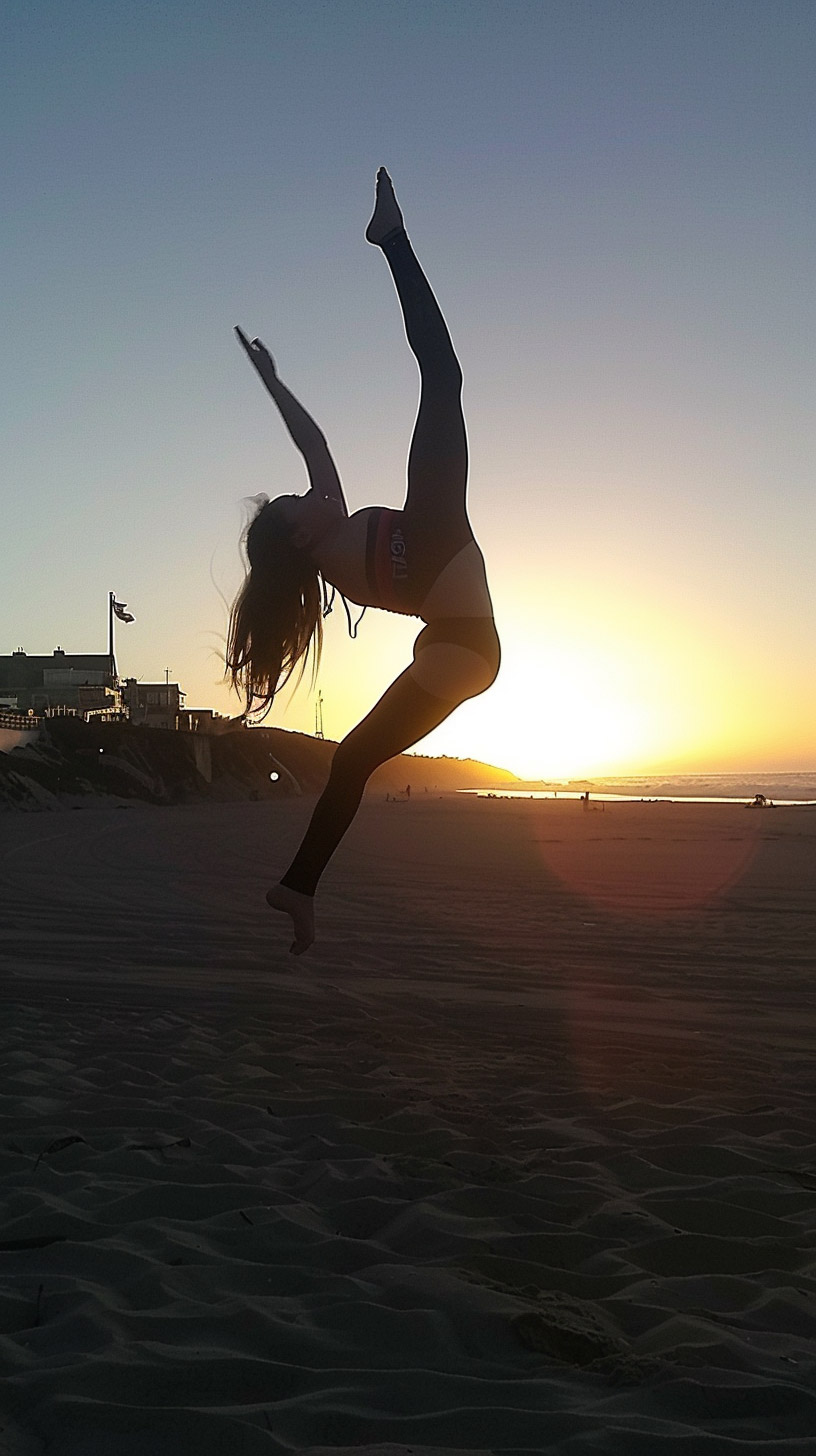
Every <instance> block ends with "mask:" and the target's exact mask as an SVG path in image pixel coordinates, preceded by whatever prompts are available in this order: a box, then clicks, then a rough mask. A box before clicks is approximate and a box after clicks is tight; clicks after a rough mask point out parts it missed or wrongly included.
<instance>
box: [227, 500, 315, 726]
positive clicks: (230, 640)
mask: <svg viewBox="0 0 816 1456" xmlns="http://www.w3.org/2000/svg"><path fill="white" fill-rule="evenodd" d="M255 499H256V502H257V503H258V510H257V512H256V514H255V516H254V517H253V519H252V520H251V521H250V522H249V524H248V526H247V528H246V531H245V532H244V537H243V543H244V550H245V553H246V558H247V567H248V570H247V575H246V578H245V580H244V583H243V586H242V587H241V589H240V591H239V592H238V595H237V596H236V598H235V601H234V602H233V605H232V611H231V612H230V620H229V629H228V635H227V652H226V663H227V676H228V678H229V679H230V681H231V683H232V686H233V687H234V688H236V689H237V691H238V692H241V693H243V695H244V697H245V699H246V710H245V716H246V714H248V713H253V714H254V713H260V715H261V717H265V716H266V714H267V713H268V712H269V709H270V708H271V706H272V700H273V698H274V697H275V694H276V693H277V692H279V691H280V689H281V688H282V687H283V686H284V685H285V684H286V683H287V682H288V681H289V678H290V677H291V676H292V673H293V672H294V671H295V669H296V668H297V666H298V664H300V672H299V673H298V681H300V679H301V678H302V676H303V673H304V671H305V668H306V663H307V661H308V659H309V654H310V652H311V653H312V654H313V658H312V680H313V681H314V677H315V675H316V673H317V669H318V666H319V664H320V654H321V651H322V649H323V613H322V604H323V595H322V588H321V577H320V573H319V571H318V569H317V567H316V566H315V564H314V562H313V561H312V560H311V559H310V557H309V556H308V555H307V553H306V552H305V551H301V550H299V549H298V547H296V546H295V545H294V543H293V541H292V536H291V532H290V530H289V528H288V526H287V524H286V522H284V521H282V520H281V518H280V516H279V515H278V513H277V512H276V511H275V508H274V507H275V502H274V501H270V500H268V499H267V497H266V496H256V498H255Z"/></svg>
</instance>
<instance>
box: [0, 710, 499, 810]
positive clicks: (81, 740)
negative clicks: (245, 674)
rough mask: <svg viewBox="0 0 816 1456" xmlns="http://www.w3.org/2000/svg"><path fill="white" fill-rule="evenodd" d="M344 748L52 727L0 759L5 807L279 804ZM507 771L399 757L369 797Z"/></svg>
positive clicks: (238, 736)
mask: <svg viewBox="0 0 816 1456" xmlns="http://www.w3.org/2000/svg"><path fill="white" fill-rule="evenodd" d="M336 747H337V744H336V743H334V742H332V741H331V740H329V739H319V738H312V737H310V736H309V735H308V734H306V733H290V732H287V731H286V730H285V729H283V728H237V727H236V728H235V729H234V730H232V731H229V732H226V733H222V734H219V735H215V736H209V735H206V734H200V733H173V732H170V731H168V730H167V729H162V728H147V727H133V726H132V725H131V724H129V723H94V722H91V723H85V722H83V720H82V719H80V718H52V719H50V720H48V721H47V722H46V723H45V724H44V725H43V729H42V731H41V733H40V735H39V736H38V738H37V739H36V741H34V742H33V743H30V744H27V745H26V746H25V747H22V748H16V749H15V750H14V751H13V752H11V753H0V809H2V808H4V807H5V808H26V809H37V808H42V809H58V808H61V807H72V806H74V805H76V804H81V803H82V802H83V800H90V798H91V797H93V798H99V797H105V798H112V799H119V800H121V799H125V800H127V799H136V800H142V801H144V802H147V803H153V804H174V803H191V802H196V801H199V802H200V801H202V800H204V801H206V800H208V799H210V800H214V801H217V802H224V801H229V800H240V799H276V798H285V797H288V796H291V795H293V794H305V795H313V794H318V793H320V791H321V790H322V788H323V786H324V784H325V782H326V780H327V778H328V775H329V769H330V767H331V760H332V757H333V755H334V750H335V748H336ZM515 783H517V779H516V777H515V775H514V774H511V773H509V772H508V770H507V769H502V768H495V767H493V766H492V765H491V764H486V763H479V762H477V761H476V760H475V759H460V758H427V757H424V756H421V755H419V754H401V755H400V756H399V757H398V758H394V759H391V760H390V761H389V762H388V763H385V764H383V765H382V767H381V768H379V769H378V770H377V771H376V773H375V774H373V775H372V778H371V780H370V782H369V786H368V789H367V792H368V793H377V794H382V795H385V794H387V793H392V794H396V793H402V792H403V791H404V790H405V788H406V787H407V785H409V784H410V786H411V793H412V794H415V793H424V792H426V791H427V792H428V793H437V794H444V793H452V792H454V791H455V790H457V789H475V788H498V787H502V786H503V787H505V788H507V787H510V786H511V785H514V784H515Z"/></svg>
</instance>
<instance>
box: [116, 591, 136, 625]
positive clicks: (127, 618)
mask: <svg viewBox="0 0 816 1456" xmlns="http://www.w3.org/2000/svg"><path fill="white" fill-rule="evenodd" d="M111 606H112V607H113V610H114V612H115V614H116V616H117V617H118V618H119V621H120V622H135V620H136V618H135V617H132V616H131V614H130V612H128V611H126V610H125V609H126V607H127V602H117V600H116V598H115V597H112V598H111Z"/></svg>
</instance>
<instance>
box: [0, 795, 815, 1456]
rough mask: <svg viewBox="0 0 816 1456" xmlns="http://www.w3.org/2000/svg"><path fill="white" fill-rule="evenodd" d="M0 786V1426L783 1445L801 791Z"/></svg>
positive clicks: (44, 1442) (809, 1175)
mask: <svg viewBox="0 0 816 1456" xmlns="http://www.w3.org/2000/svg"><path fill="white" fill-rule="evenodd" d="M307 810H308V806H304V804H303V802H302V801H301V802H299V803H298V802H296V801H293V802H292V803H287V804H282V805H276V806H273V807H270V806H266V805H252V804H244V805H223V806H217V807H205V806H189V807H186V808H173V809H151V808H147V807H133V808H128V809H98V808H97V809H92V810H90V809H89V810H88V811H87V812H85V811H83V812H77V813H70V812H66V813H63V814H50V815H46V814H38V815H35V814H30V815H23V814H5V815H3V816H2V817H1V818H0V834H2V861H1V863H0V871H2V875H1V877H0V878H1V881H2V887H1V888H0V925H1V926H2V935H1V938H0V968H1V969H2V978H0V984H1V985H2V1001H0V1013H1V1014H0V1045H1V1046H2V1062H3V1074H2V1082H1V1083H0V1115H1V1116H2V1137H0V1168H2V1175H3V1182H2V1187H3V1203H4V1217H3V1226H2V1232H0V1375H2V1377H3V1386H2V1396H0V1400H2V1411H3V1415H2V1416H0V1451H4V1452H6V1451H8V1452H9V1453H15V1456H17V1453H20V1456H23V1453H34V1452H41V1451H42V1452H46V1451H47V1452H48V1453H50V1456H51V1453H53V1456H91V1453H93V1456H99V1453H111V1456H114V1453H115V1456H120V1453H121V1456H129V1453H134V1456H135V1453H139V1456H164V1453H168V1456H169V1453H171V1452H172V1453H174V1456H186V1453H188V1452H189V1453H196V1456H215V1453H219V1456H220V1453H237V1456H254V1453H256V1452H257V1453H265V1456H273V1453H275V1452H280V1453H283V1452H287V1453H288V1452H292V1451H297V1452H300V1453H310V1456H317V1453H322V1456H328V1453H329V1452H332V1453H334V1456H338V1453H341V1452H350V1451H351V1450H355V1451H356V1450H360V1449H361V1448H362V1449H365V1450H366V1451H368V1452H370V1453H371V1452H373V1453H379V1456H386V1453H388V1456H397V1453H399V1456H407V1453H409V1452H410V1453H412V1456H438V1453H446V1456H447V1453H454V1452H455V1453H457V1456H463V1453H470V1456H475V1453H487V1452H502V1453H521V1452H525V1453H528V1452H529V1453H540V1452H543V1451H546V1452H547V1453H554V1456H597V1453H608V1456H659V1453H661V1452H663V1451H665V1456H681V1453H682V1456H697V1453H698V1452H699V1453H701V1456H702V1453H705V1456H709V1453H722V1456H726V1453H728V1456H732V1453H734V1452H736V1451H741V1450H745V1451H746V1452H749V1451H750V1452H751V1453H754V1456H758V1453H763V1456H769V1453H773V1456H777V1453H784V1452H790V1453H794V1452H796V1453H803V1452H805V1451H807V1450H809V1449H811V1443H812V1440H813V1433H814V1431H816V1355H814V1350H815V1349H816V1346H814V1336H815V1335H816V1141H815V1140H814V1139H815V1137H816V1132H815V1129H816V1119H815V1118H814V1111H815V1109H814V1095H813V1094H814V1028H815V1027H816V1011H814V1006H813V999H814V998H813V993H814V981H816V934H814V931H816V813H814V812H813V811H810V810H796V809H786V810H781V809H776V810H769V811H749V810H745V809H742V808H730V807H721V806H709V805H694V806H691V805H667V804H644V805H639V804H632V805H616V806H614V807H610V808H608V809H607V810H606V811H605V812H601V811H600V810H597V811H590V812H584V811H582V809H581V806H580V804H578V803H575V802H569V803H554V802H541V801H539V802H532V803H531V802H529V801H521V802H507V801H501V800H497V801H492V800H476V799H466V800H465V801H459V800H453V799H450V798H449V799H443V800H437V799H432V798H431V797H430V796H417V797H416V798H414V799H412V800H411V801H410V802H403V803H393V804H392V803H389V804H386V803H384V802H383V801H382V800H379V799H375V800H371V801H369V802H367V803H366V804H365V805H364V807H363V809H362V811H361V814H360V816H359V818H358V820H357V821H356V823H355V825H354V827H353V829H352V831H351V833H350V834H349V836H348V839H347V841H346V843H345V844H344V846H343V847H342V849H341V851H340V852H339V853H338V855H337V857H336V861H335V863H334V865H333V866H332V867H331V869H330V871H329V873H328V875H327V877H326V881H325V889H324V893H323V896H322V901H321V940H320V943H319V945H318V946H316V947H315V949H314V951H313V952H312V953H311V954H310V955H309V956H307V957H304V958H302V959H298V960H295V959H293V958H291V957H290V956H289V955H288V953H287V946H288V939H287V937H286V935H285V934H281V930H280V927H279V926H278V925H277V923H276V922H275V921H274V919H273V917H271V916H270V914H269V912H268V911H267V909H266V907H265V905H264V902H263V893H264V890H265V889H266V887H267V885H268V883H270V881H271V880H272V878H274V877H275V875H276V873H277V872H279V871H280V870H281V868H282V867H283V866H284V865H285V863H286V862H287V857H288V855H289V853H290V852H291V850H292V848H293V846H294V844H295V843H296V841H297V838H298V835H299V831H300V829H301V828H302V826H303V822H304V815H305V813H306V812H307Z"/></svg>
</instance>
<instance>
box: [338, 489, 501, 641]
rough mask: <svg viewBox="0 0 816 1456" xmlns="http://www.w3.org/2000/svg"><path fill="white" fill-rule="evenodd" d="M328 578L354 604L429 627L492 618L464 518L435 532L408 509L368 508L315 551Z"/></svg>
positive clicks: (479, 562)
mask: <svg viewBox="0 0 816 1456" xmlns="http://www.w3.org/2000/svg"><path fill="white" fill-rule="evenodd" d="M321 558H322V559H321V560H319V561H318V565H319V566H320V569H321V571H322V572H323V575H324V576H325V577H326V580H327V581H329V582H330V583H331V585H332V586H335V587H336V588H337V590H338V591H339V592H342V594H343V596H345V597H347V598H348V599H349V601H352V602H356V603H357V604H358V605H359V606H371V607H381V608H383V609H384V610H385V611H389V612H399V613H400V614H402V615H404V616H415V617H420V618H421V619H422V620H423V621H425V622H433V621H435V620H437V619H439V618H442V617H444V618H448V617H492V616H493V604H492V602H491V600H490V591H489V588H488V585H487V574H486V571H485V563H484V557H483V556H482V553H481V551H480V550H479V547H478V545H477V544H476V541H475V540H474V537H473V533H472V531H471V529H470V525H469V523H468V521H467V518H466V517H465V516H462V517H461V518H460V519H459V520H457V521H456V522H454V523H451V524H450V525H448V526H444V525H443V527H442V528H441V529H440V528H439V526H438V523H437V524H435V525H434V526H432V527H429V526H427V525H426V524H425V523H424V522H423V521H421V520H417V519H415V518H414V517H412V516H411V514H410V513H409V512H407V511H397V510H389V509H388V508H387V507H385V506H367V507H365V508H364V509H363V510H359V511H355V512H354V515H352V516H348V517H347V518H346V520H345V521H344V522H343V524H342V526H341V527H340V528H339V529H338V530H337V531H336V532H335V533H334V535H333V536H332V538H331V540H330V541H329V542H328V543H326V545H325V547H324V548H323V550H322V551H321Z"/></svg>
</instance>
